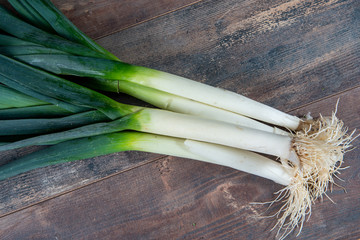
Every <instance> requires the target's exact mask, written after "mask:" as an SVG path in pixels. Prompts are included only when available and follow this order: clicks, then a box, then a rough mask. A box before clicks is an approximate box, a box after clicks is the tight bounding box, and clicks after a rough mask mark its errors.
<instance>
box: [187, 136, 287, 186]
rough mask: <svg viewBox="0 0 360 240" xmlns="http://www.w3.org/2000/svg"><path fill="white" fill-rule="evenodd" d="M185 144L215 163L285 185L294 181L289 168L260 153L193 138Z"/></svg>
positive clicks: (192, 150)
mask: <svg viewBox="0 0 360 240" xmlns="http://www.w3.org/2000/svg"><path fill="white" fill-rule="evenodd" d="M185 145H186V146H187V147H188V149H189V151H190V152H192V153H194V154H197V155H198V156H201V157H203V158H205V159H208V160H212V161H213V163H216V164H219V165H223V166H227V167H231V168H234V169H237V170H240V171H243V172H247V173H250V174H253V175H257V176H260V177H263V178H267V179H270V180H272V181H274V182H276V183H278V184H281V185H285V186H287V185H289V184H290V182H291V181H292V177H293V176H292V175H291V174H290V172H289V171H288V169H286V168H284V167H283V166H282V165H281V164H280V163H278V162H275V161H272V160H271V159H268V158H266V157H264V156H261V155H259V154H256V153H253V152H249V151H244V150H241V149H237V148H231V147H226V146H221V145H216V144H209V143H204V142H199V141H193V140H186V141H185ZM218 146H221V147H218Z"/></svg>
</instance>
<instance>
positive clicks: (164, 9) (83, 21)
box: [0, 0, 201, 38]
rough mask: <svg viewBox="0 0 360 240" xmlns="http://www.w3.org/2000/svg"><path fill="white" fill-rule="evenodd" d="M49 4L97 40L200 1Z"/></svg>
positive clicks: (59, 0) (57, 0)
mask: <svg viewBox="0 0 360 240" xmlns="http://www.w3.org/2000/svg"><path fill="white" fill-rule="evenodd" d="M200 1H201V0H200ZM52 2H53V3H54V5H55V6H56V7H58V8H59V9H60V10H61V11H62V12H63V13H64V14H65V15H66V16H68V18H69V19H70V20H71V21H72V22H73V23H74V24H75V25H76V26H77V27H78V28H80V29H81V30H82V31H84V32H85V33H86V34H88V35H89V36H90V37H92V38H100V37H104V36H106V35H110V34H112V33H115V32H118V31H120V30H122V29H125V28H129V27H131V26H134V25H137V24H141V23H143V22H146V21H149V20H151V19H153V18H156V17H158V16H161V15H165V14H168V13H170V12H173V11H176V10H178V9H181V8H184V7H186V6H189V5H191V4H194V3H196V2H199V0H177V1H168V0H121V1H118V0H98V1H76V0H52ZM0 4H1V5H4V4H6V6H9V4H8V3H7V0H0Z"/></svg>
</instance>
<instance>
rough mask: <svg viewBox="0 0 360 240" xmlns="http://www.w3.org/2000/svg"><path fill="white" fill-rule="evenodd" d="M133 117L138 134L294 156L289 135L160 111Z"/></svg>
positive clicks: (283, 156)
mask: <svg viewBox="0 0 360 240" xmlns="http://www.w3.org/2000/svg"><path fill="white" fill-rule="evenodd" d="M132 118H133V119H134V120H136V121H133V123H137V124H133V126H129V127H130V129H132V130H136V131H142V132H148V133H155V134H160V135H166V136H173V137H180V138H186V139H192V140H198V141H204V142H209V143H216V144H221V145H225V146H229V147H235V148H241V149H245V150H250V151H255V152H260V153H265V154H270V155H273V156H277V157H280V158H282V159H289V157H290V155H291V140H292V138H291V137H289V136H284V135H279V134H273V133H269V132H264V131H260V130H256V129H252V128H246V127H241V126H237V125H235V124H230V123H224V122H220V121H215V120H210V119H202V118H198V117H195V116H189V115H185V114H179V113H173V112H169V111H164V110H158V109H144V110H141V111H139V112H137V113H135V114H134V115H133V116H132Z"/></svg>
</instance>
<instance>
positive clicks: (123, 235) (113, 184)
mask: <svg viewBox="0 0 360 240" xmlns="http://www.w3.org/2000/svg"><path fill="white" fill-rule="evenodd" d="M359 94H360V88H356V89H353V90H351V91H347V92H346V93H343V94H340V95H338V96H336V97H335V96H334V97H331V98H328V99H325V100H322V101H320V102H317V103H314V104H311V105H309V106H307V107H306V108H301V109H298V110H296V112H297V113H301V114H302V113H305V112H306V111H308V110H309V109H310V110H312V111H313V112H314V114H316V113H317V112H319V111H320V109H321V111H322V112H326V113H331V111H332V110H333V106H334V104H336V101H337V98H338V97H340V98H341V102H340V104H339V109H338V116H339V117H341V118H343V119H344V121H345V122H346V123H347V125H348V126H349V127H350V128H351V129H353V128H359V127H360V119H359V117H358V116H359V113H360V106H359V104H356V103H357V102H358V96H359ZM348 105H351V106H353V107H352V109H350V108H348V107H347V106H348ZM349 109H350V110H349ZM359 143H360V139H358V140H356V141H355V142H354V144H355V145H358V144H359ZM359 158H360V150H359V149H355V150H353V151H352V152H349V153H348V154H347V155H346V158H345V165H347V166H351V167H350V168H349V169H346V170H344V171H343V172H342V175H341V178H342V179H344V182H340V184H341V185H342V186H343V187H345V188H346V190H347V193H344V191H343V189H342V188H340V187H336V186H334V188H333V192H332V193H329V197H330V198H331V199H332V200H333V201H334V202H336V203H337V204H333V203H332V202H331V201H330V200H329V199H327V198H324V199H323V201H317V202H316V204H315V205H314V206H313V212H312V215H311V218H310V220H309V221H308V222H306V223H305V225H304V229H303V231H302V234H301V235H300V237H298V238H297V239H356V238H357V237H359V236H360V231H359V229H358V225H359V223H360V210H359V209H360V199H359V197H358V196H359V186H360V175H359V173H360V166H359V165H358V164H357V162H358V159H359ZM338 182H339V181H338ZM279 189H280V186H279V185H276V184H274V183H272V182H271V181H268V180H264V179H261V178H259V177H255V176H251V175H248V174H246V173H242V172H238V171H235V170H232V169H230V168H226V167H221V166H216V165H211V164H205V163H201V162H197V161H191V160H187V159H180V158H173V157H166V158H162V159H159V160H157V161H156V162H151V163H149V164H147V165H143V166H141V167H138V168H135V169H132V170H131V171H126V172H124V173H122V174H118V175H115V176H113V177H111V178H108V179H106V180H103V181H100V182H97V183H94V184H91V185H89V186H86V187H84V188H81V189H78V190H77V191H73V192H70V193H67V194H64V195H62V196H59V197H56V198H54V199H51V200H48V201H46V202H42V203H39V204H37V205H35V206H32V207H29V208H27V209H24V210H21V211H19V212H16V213H13V214H11V215H8V216H5V217H3V218H0V229H2V231H1V233H0V238H1V239H32V238H35V239H49V238H54V236H56V237H57V238H58V239H69V238H73V239H79V238H85V239H99V238H101V239H115V238H116V239H269V238H270V239H271V238H274V236H275V233H274V232H271V233H270V232H269V230H270V228H271V226H272V224H273V223H274V219H263V218H261V216H260V215H259V214H262V213H264V212H265V210H266V206H263V205H252V204H251V202H264V201H269V200H271V199H273V198H274V195H273V192H275V191H277V190H279ZM278 207H279V205H277V206H276V207H274V208H271V209H270V210H269V211H268V212H266V213H267V214H271V213H273V212H274V211H276V209H277V208H278ZM294 236H295V235H294V234H293V235H292V237H294ZM292 237H290V238H289V239H292Z"/></svg>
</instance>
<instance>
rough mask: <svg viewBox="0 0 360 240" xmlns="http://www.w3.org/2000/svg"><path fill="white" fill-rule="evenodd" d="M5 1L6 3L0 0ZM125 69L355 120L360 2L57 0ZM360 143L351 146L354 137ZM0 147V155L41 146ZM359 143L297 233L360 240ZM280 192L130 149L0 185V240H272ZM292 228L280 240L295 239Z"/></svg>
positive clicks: (357, 124)
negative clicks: (127, 65) (170, 75)
mask: <svg viewBox="0 0 360 240" xmlns="http://www.w3.org/2000/svg"><path fill="white" fill-rule="evenodd" d="M0 2H1V3H2V4H3V3H4V2H5V1H4V0H1V1H0ZM54 3H55V5H56V6H58V7H59V8H60V9H61V10H62V11H63V12H64V13H65V14H66V15H67V16H68V17H69V18H70V19H71V20H72V21H73V22H74V23H75V24H76V25H77V26H79V28H80V29H82V30H83V31H84V32H85V33H87V34H88V35H90V36H91V37H93V38H95V39H97V41H98V42H99V43H100V44H101V45H103V46H104V47H106V48H107V49H109V50H110V51H111V52H113V53H114V54H115V55H117V56H118V57H119V58H120V59H122V60H124V61H126V62H130V63H133V64H138V65H144V66H147V67H151V68H155V69H159V70H164V71H167V72H170V73H174V74H177V75H181V76H185V77H188V78H191V79H194V80H196V81H199V82H204V83H207V84H210V85H213V86H218V87H222V88H225V89H229V90H232V91H235V92H238V93H241V94H243V95H245V96H248V97H250V98H252V99H255V100H257V101H260V102H263V103H266V104H268V105H270V106H273V107H276V108H278V109H280V110H283V111H286V112H289V113H293V114H296V115H299V116H301V115H304V114H306V113H308V112H309V111H310V112H311V113H312V115H314V116H317V115H318V113H319V112H321V113H322V114H323V115H329V114H331V112H332V111H333V110H334V109H335V105H336V101H337V100H338V99H340V102H339V106H338V112H337V115H338V116H339V117H340V118H341V119H343V120H344V122H345V124H346V125H347V126H348V127H349V128H350V129H351V130H352V129H354V128H357V129H359V128H360V101H359V100H360V97H359V96H360V27H359V26H360V1H358V0H348V1H341V0H328V1H304V0H271V1H267V0H243V1H239V0H222V1H219V0H178V1H167V0H121V1H119V0H97V1H86V0H81V1H75V0H54ZM359 143H360V140H359V139H357V140H356V141H354V145H355V146H359ZM36 149H37V148H26V149H20V150H16V151H10V152H6V153H2V154H1V161H6V160H8V159H12V158H16V157H18V156H21V155H23V154H26V153H29V152H31V151H34V150H36ZM359 159H360V148H357V149H355V150H353V151H351V152H349V153H347V154H346V156H345V159H344V166H350V168H348V169H345V170H343V171H342V174H341V178H342V179H343V181H339V180H338V181H337V182H338V183H339V184H340V185H341V186H342V187H344V188H346V191H347V193H345V192H344V190H343V188H342V187H338V186H334V187H333V191H332V192H331V193H329V194H328V195H329V197H330V198H331V199H332V201H334V202H335V203H336V204H334V203H332V201H331V200H330V199H329V198H327V197H325V198H324V199H323V200H322V201H320V200H319V201H317V202H316V204H315V205H313V209H312V215H311V218H310V219H309V221H308V222H306V223H305V224H304V228H303V230H302V233H301V235H300V236H299V237H298V238H297V239H358V238H359V237H360V228H359V225H360V164H359ZM279 189H281V186H280V185H277V184H275V183H273V182H271V181H268V180H264V179H261V178H259V177H256V176H251V175H249V174H246V173H242V172H238V171H235V170H232V169H230V168H226V167H221V166H216V165H211V164H206V163H201V162H196V161H191V160H188V159H181V158H174V157H169V156H161V155H156V154H148V153H140V152H125V153H118V154H113V155H108V156H102V157H97V158H93V159H87V160H83V161H78V162H74V163H68V164H61V165H57V166H52V167H46V168H43V169H38V170H34V171H31V172H28V173H26V174H22V175H20V176H16V177H13V178H10V179H8V180H5V181H1V182H0V215H1V217H0V239H274V238H275V235H276V231H273V232H271V231H270V229H271V228H272V226H273V224H274V223H275V219H264V218H262V216H261V215H260V214H263V215H269V214H271V213H273V212H275V211H276V209H278V207H279V205H276V206H274V207H272V208H270V209H269V210H268V211H266V206H265V205H254V204H251V203H252V202H266V201H270V200H272V199H274V197H275V195H274V192H276V191H277V190H279ZM295 235H296V234H292V235H291V236H289V237H288V239H294V238H295Z"/></svg>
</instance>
